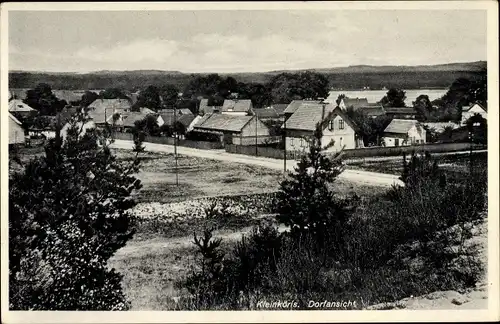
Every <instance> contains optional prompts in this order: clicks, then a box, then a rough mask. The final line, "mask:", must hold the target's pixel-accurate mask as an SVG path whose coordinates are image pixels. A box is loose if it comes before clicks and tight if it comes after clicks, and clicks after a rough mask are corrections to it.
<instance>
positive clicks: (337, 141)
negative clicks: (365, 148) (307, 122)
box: [322, 116, 358, 152]
mask: <svg viewBox="0 0 500 324" xmlns="http://www.w3.org/2000/svg"><path fill="white" fill-rule="evenodd" d="M342 120H343V119H342V117H340V116H335V117H334V118H333V129H332V130H330V129H329V125H328V124H327V125H326V128H325V129H324V130H323V140H322V143H323V145H327V144H328V143H330V142H331V141H334V145H333V146H332V147H330V148H329V149H328V150H327V151H330V152H337V151H340V150H341V149H342V148H344V149H346V150H349V149H355V148H356V147H358V145H357V143H356V132H355V131H354V129H353V128H352V127H351V126H349V124H347V123H346V122H345V121H344V128H343V129H340V121H342Z"/></svg>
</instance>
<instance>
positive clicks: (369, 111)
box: [357, 105, 385, 117]
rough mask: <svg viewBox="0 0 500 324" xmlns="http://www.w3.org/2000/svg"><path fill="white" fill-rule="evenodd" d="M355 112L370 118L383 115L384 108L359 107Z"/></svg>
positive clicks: (379, 106)
mask: <svg viewBox="0 0 500 324" xmlns="http://www.w3.org/2000/svg"><path fill="white" fill-rule="evenodd" d="M357 110H358V111H359V112H361V113H362V114H364V115H366V116H370V117H372V116H382V115H385V110H384V107H382V106H381V105H378V106H365V107H359V108H358V109H357Z"/></svg>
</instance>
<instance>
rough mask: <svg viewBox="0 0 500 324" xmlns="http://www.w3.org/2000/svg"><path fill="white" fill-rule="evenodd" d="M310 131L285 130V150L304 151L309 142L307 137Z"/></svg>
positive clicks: (310, 134)
mask: <svg viewBox="0 0 500 324" xmlns="http://www.w3.org/2000/svg"><path fill="white" fill-rule="evenodd" d="M312 135H313V134H312V132H309V131H300V130H294V129H287V130H286V150H287V151H305V150H307V149H308V147H309V144H308V143H307V140H306V139H307V138H310V137H311V136H312Z"/></svg>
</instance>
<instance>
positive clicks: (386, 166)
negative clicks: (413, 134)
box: [347, 152, 488, 175]
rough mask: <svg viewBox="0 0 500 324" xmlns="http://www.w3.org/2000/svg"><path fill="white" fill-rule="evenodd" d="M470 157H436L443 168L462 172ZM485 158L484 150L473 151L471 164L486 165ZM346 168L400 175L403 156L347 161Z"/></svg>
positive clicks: (464, 171) (486, 156)
mask: <svg viewBox="0 0 500 324" xmlns="http://www.w3.org/2000/svg"><path fill="white" fill-rule="evenodd" d="M407 158H408V156H407ZM470 158H471V157H470V155H469V154H456V155H455V154H450V155H442V156H438V157H436V159H437V160H438V164H439V166H440V167H441V168H442V169H443V170H446V171H449V172H454V173H457V172H458V173H463V174H465V173H467V172H469V166H470V164H469V163H470ZM487 158H488V155H487V153H486V152H480V153H477V152H475V153H473V155H472V159H473V160H472V161H473V166H475V167H478V168H481V167H486V162H487ZM347 168H348V169H353V170H365V171H373V172H381V173H388V174H396V175H400V174H401V173H402V171H403V158H401V159H396V160H386V161H363V160H361V159H360V160H359V161H356V162H349V163H348V165H347Z"/></svg>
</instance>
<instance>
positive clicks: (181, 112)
mask: <svg viewBox="0 0 500 324" xmlns="http://www.w3.org/2000/svg"><path fill="white" fill-rule="evenodd" d="M177 112H178V113H180V114H181V115H192V114H193V113H192V112H191V110H190V109H188V108H181V109H177Z"/></svg>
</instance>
